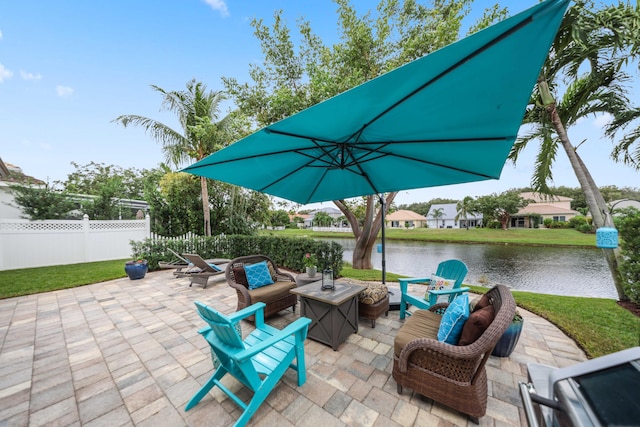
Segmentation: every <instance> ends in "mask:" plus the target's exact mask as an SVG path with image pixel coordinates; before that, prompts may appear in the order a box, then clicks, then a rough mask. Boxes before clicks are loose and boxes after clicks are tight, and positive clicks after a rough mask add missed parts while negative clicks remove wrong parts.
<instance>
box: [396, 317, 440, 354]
mask: <svg viewBox="0 0 640 427" xmlns="http://www.w3.org/2000/svg"><path fill="white" fill-rule="evenodd" d="M440 320H442V316H440V315H439V314H437V313H433V312H431V311H429V310H416V311H415V312H414V313H413V314H412V315H411V317H408V318H407V320H405V322H404V324H403V325H402V327H401V328H400V330H399V331H398V333H397V334H396V337H395V339H394V340H393V351H394V352H395V354H396V356H400V352H401V351H402V349H403V348H404V346H406V345H407V344H408V343H409V342H411V341H413V340H415V339H419V338H431V339H436V338H437V337H438V327H439V326H440Z"/></svg>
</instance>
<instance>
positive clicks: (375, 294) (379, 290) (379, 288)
mask: <svg viewBox="0 0 640 427" xmlns="http://www.w3.org/2000/svg"><path fill="white" fill-rule="evenodd" d="M388 294H389V290H388V289H387V285H385V284H383V283H370V284H368V285H367V288H366V289H365V290H364V291H362V292H361V293H360V295H358V300H359V301H360V302H361V303H363V304H375V303H377V302H378V301H381V300H383V299H384V297H386V296H387V295H388Z"/></svg>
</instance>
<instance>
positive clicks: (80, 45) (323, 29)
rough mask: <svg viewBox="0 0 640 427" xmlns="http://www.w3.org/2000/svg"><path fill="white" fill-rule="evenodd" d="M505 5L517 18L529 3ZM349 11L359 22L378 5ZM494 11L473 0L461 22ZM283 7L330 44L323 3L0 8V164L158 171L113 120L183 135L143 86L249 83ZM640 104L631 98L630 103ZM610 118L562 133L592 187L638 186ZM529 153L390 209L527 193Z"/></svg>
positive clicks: (196, 1)
mask: <svg viewBox="0 0 640 427" xmlns="http://www.w3.org/2000/svg"><path fill="white" fill-rule="evenodd" d="M502 3H503V4H508V5H509V10H510V13H511V14H515V13H517V12H520V11H522V10H524V9H526V8H527V7H530V6H533V5H534V4H536V3H537V1H535V0H531V1H524V0H517V1H509V2H504V1H503V2H502ZM352 4H354V6H355V7H356V10H357V11H358V13H359V14H363V13H365V12H366V11H368V10H369V9H372V8H374V7H375V4H377V2H373V1H370V0H369V1H367V0H352ZM490 4H492V2H491V1H489V0H477V1H476V2H475V3H474V7H473V10H472V13H471V15H470V17H469V19H468V20H467V21H465V22H468V23H469V24H470V23H471V22H472V21H473V20H474V19H475V18H477V16H479V15H480V13H481V10H482V9H483V8H484V7H486V6H488V5H490ZM279 9H282V10H283V16H284V17H285V19H286V22H287V24H288V25H289V27H290V28H292V29H294V27H295V23H296V21H297V19H298V18H300V17H304V18H306V19H308V20H309V21H310V22H311V27H312V28H313V30H314V31H315V32H316V33H317V34H318V35H320V36H321V37H322V38H323V40H324V41H325V43H331V42H335V41H337V34H338V32H337V23H336V21H337V19H336V13H335V12H336V5H335V4H334V3H333V2H331V1H330V0H313V1H300V0H269V1H265V0H242V1H241V0H164V1H160V2H158V1H151V0H136V1H131V0H109V1H107V0H98V1H81V0H66V1H44V0H39V1H38V0H20V1H2V2H0V158H2V160H3V161H4V162H5V163H10V164H13V165H16V166H19V167H20V168H22V171H23V172H24V173H25V174H27V175H31V176H33V177H36V178H38V179H41V180H44V181H49V182H54V181H64V180H66V179H67V175H68V174H70V173H72V172H74V171H75V167H74V166H73V165H72V162H73V163H76V164H79V165H86V164H89V163H90V162H96V163H104V164H105V165H117V166H120V167H122V168H136V169H151V168H154V167H157V166H158V165H159V164H160V163H161V162H163V161H164V155H163V153H162V151H161V146H160V144H158V143H156V142H155V141H154V140H153V139H152V138H151V137H150V136H148V135H147V134H145V133H144V131H143V129H141V128H136V127H127V128H123V127H122V126H121V125H119V124H116V123H113V122H112V121H113V120H114V119H115V118H116V117H118V116H120V115H123V114H136V115H141V116H146V117H150V118H153V119H155V120H158V121H161V122H163V123H165V124H167V125H169V126H172V127H174V128H175V129H180V127H179V124H178V122H177V120H176V118H175V116H173V115H172V113H169V112H166V111H162V110H161V105H160V104H161V100H162V98H161V96H160V94H159V93H157V92H155V91H153V90H152V89H151V85H156V86H159V87H161V88H163V89H166V90H169V91H170V90H183V89H185V86H186V83H187V82H188V81H190V80H191V79H193V78H195V79H196V80H198V81H201V82H204V83H205V84H206V86H207V89H209V90H222V89H223V85H222V81H221V78H222V77H223V76H224V77H235V78H236V79H238V81H240V82H248V81H249V78H248V70H249V65H250V64H261V63H262V53H261V50H260V46H259V44H258V41H257V39H256V38H255V37H254V36H253V29H252V27H251V26H250V22H251V20H252V19H253V18H261V19H264V21H265V23H266V24H271V23H272V21H273V19H272V17H273V13H274V11H275V10H279ZM467 25H468V24H467ZM635 78H637V76H635ZM636 95H638V91H637V89H636V92H635V93H634V96H632V99H636V100H637V99H638V98H640V97H639V96H636ZM231 107H232V106H231V105H228V106H227V107H225V108H231ZM606 120H607V118H606V117H594V118H590V119H588V120H583V121H582V122H581V123H580V124H579V125H577V126H575V127H574V128H572V129H570V130H569V136H570V138H571V140H572V141H573V143H574V145H576V144H578V143H579V142H580V141H582V140H584V139H587V142H585V143H584V144H583V145H582V146H581V147H580V149H579V153H580V154H581V156H582V158H583V160H584V162H585V164H586V165H587V167H588V168H589V170H590V172H591V173H592V175H593V177H594V179H595V182H596V183H597V184H598V185H599V186H604V185H617V186H618V187H624V186H629V187H639V186H640V172H637V171H635V170H634V169H632V168H630V167H626V166H624V165H621V164H618V163H615V162H614V161H613V160H611V159H610V152H611V148H612V143H611V142H610V141H609V140H606V139H604V138H601V136H602V126H603V124H604V123H606ZM536 151H537V148H536V147H535V146H530V147H527V149H526V150H525V152H524V153H523V154H522V155H521V158H520V159H519V160H518V164H517V167H515V166H514V165H512V164H511V163H507V164H505V167H504V169H503V172H502V175H501V177H500V179H499V180H491V181H483V182H476V183H468V184H458V185H449V186H445V187H433V188H426V189H419V190H411V191H402V192H400V193H399V194H398V196H397V197H396V204H398V205H400V204H410V203H414V202H427V201H429V200H431V199H433V198H453V199H462V198H464V197H465V196H472V197H477V196H482V195H487V194H491V193H500V192H502V191H505V190H508V189H511V188H516V187H525V186H528V185H529V183H530V180H531V175H532V171H533V164H534V161H535V154H536ZM553 176H554V181H553V182H552V183H551V184H552V185H555V186H568V187H578V186H579V185H578V182H577V179H576V178H575V174H574V173H573V170H572V169H571V166H570V165H569V162H568V160H567V159H566V154H565V153H564V152H559V154H558V159H557V162H556V164H555V166H554V168H553ZM324 205H326V206H332V203H330V202H327V203H325V204H324ZM314 206H320V205H318V204H316V205H314Z"/></svg>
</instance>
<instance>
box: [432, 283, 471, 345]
mask: <svg viewBox="0 0 640 427" xmlns="http://www.w3.org/2000/svg"><path fill="white" fill-rule="evenodd" d="M468 318H469V295H467V294H462V295H460V296H458V297H457V298H456V299H454V300H453V302H452V303H451V304H450V305H449V307H447V309H446V310H445V312H444V314H443V315H442V321H441V322H440V328H439V329H438V341H442V342H446V343H447V344H453V345H455V344H458V340H459V339H460V335H461V334H462V328H463V327H464V323H465V321H466V320H467V319H468Z"/></svg>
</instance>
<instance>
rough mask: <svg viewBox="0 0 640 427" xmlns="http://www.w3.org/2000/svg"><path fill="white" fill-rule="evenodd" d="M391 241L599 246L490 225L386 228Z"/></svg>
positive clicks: (568, 235) (563, 233) (561, 232)
mask: <svg viewBox="0 0 640 427" xmlns="http://www.w3.org/2000/svg"><path fill="white" fill-rule="evenodd" d="M262 233H263V234H271V235H274V236H298V237H333V238H353V234H352V233H341V232H318V231H311V230H309V229H286V230H263V231H262ZM385 237H386V239H387V240H413V241H422V242H448V243H503V244H513V245H540V246H550V245H553V246H583V247H592V248H593V247H595V245H596V236H595V235H594V234H584V233H580V232H579V231H576V230H574V229H572V228H569V229H548V228H542V229H536V228H510V229H508V230H495V229H489V228H471V229H469V230H466V229H464V228H463V229H458V228H415V229H413V230H405V229H401V230H400V229H389V228H388V229H386V231H385Z"/></svg>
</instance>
